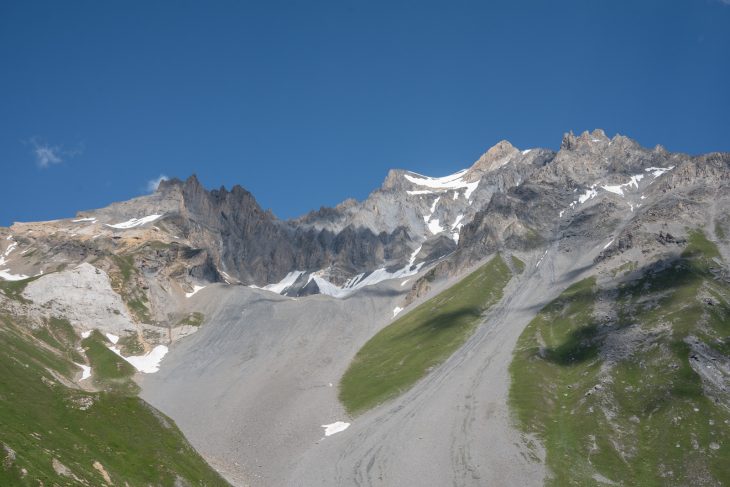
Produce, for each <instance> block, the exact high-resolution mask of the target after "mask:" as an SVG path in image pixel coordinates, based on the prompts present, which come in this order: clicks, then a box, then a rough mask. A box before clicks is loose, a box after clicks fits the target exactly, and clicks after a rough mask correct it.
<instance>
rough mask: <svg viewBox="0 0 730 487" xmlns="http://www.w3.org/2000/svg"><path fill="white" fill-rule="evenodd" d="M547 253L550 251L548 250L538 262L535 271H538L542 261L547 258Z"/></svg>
mask: <svg viewBox="0 0 730 487" xmlns="http://www.w3.org/2000/svg"><path fill="white" fill-rule="evenodd" d="M547 253H548V251H547V250H546V251H545V253H544V254H542V257H540V260H538V261H537V264H535V269H537V268H538V267H540V264H541V263H542V259H544V258H545V256H546V255H547Z"/></svg>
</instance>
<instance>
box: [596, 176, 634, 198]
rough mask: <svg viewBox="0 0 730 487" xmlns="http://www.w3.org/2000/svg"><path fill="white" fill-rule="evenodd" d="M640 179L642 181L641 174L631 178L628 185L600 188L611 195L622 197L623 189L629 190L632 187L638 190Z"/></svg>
mask: <svg viewBox="0 0 730 487" xmlns="http://www.w3.org/2000/svg"><path fill="white" fill-rule="evenodd" d="M642 179H644V175H643V174H636V175H635V176H631V180H630V181H629V182H628V183H624V184H617V185H614V186H611V185H606V186H601V187H602V188H603V189H605V190H606V191H609V192H611V193H615V194H617V195H619V196H624V188H630V187H632V186H633V187H635V188H636V189H639V181H641V180H642Z"/></svg>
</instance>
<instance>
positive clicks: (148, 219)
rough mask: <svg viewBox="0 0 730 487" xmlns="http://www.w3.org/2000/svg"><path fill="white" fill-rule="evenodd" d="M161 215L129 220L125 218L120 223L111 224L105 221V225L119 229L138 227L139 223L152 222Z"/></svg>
mask: <svg viewBox="0 0 730 487" xmlns="http://www.w3.org/2000/svg"><path fill="white" fill-rule="evenodd" d="M161 216H162V215H148V216H145V217H142V218H132V219H130V220H127V221H126V222H122V223H115V224H113V225H109V224H108V223H107V225H106V226H107V227H111V228H121V229H127V228H134V227H138V226H140V225H144V224H145V223H149V222H153V221H155V220H157V219H158V218H160V217H161Z"/></svg>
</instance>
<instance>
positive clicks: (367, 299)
mask: <svg viewBox="0 0 730 487" xmlns="http://www.w3.org/2000/svg"><path fill="white" fill-rule="evenodd" d="M598 251H600V247H599V248H596V249H592V251H590V252H586V253H584V254H582V255H580V256H576V255H572V254H566V253H564V252H559V251H558V250H557V249H551V250H549V251H548V253H547V255H544V256H543V255H534V256H533V258H532V259H531V260H530V261H528V262H527V263H526V264H527V266H526V269H525V271H524V272H523V273H522V274H521V275H520V276H517V277H515V278H514V279H513V280H512V281H511V282H510V283H509V284H508V287H507V288H506V289H505V294H504V295H505V297H504V298H503V299H502V301H500V302H499V303H498V304H497V305H496V306H494V307H493V308H491V309H490V311H489V312H488V314H487V315H486V317H485V319H484V320H483V322H482V324H481V325H480V326H479V327H478V328H477V330H476V332H475V333H474V335H473V336H472V337H471V338H469V339H468V340H467V342H466V343H465V344H464V346H462V347H461V348H460V349H459V350H458V351H457V352H456V353H455V354H454V355H453V356H451V357H450V358H449V359H448V360H447V361H446V362H445V363H444V364H442V365H440V366H438V367H437V368H436V369H435V370H433V371H432V372H431V373H430V374H429V375H428V376H426V377H425V378H424V379H423V380H421V381H419V382H418V383H417V384H416V385H415V387H413V388H412V389H410V390H409V391H407V392H406V393H404V394H402V395H401V396H399V397H397V398H395V399H393V400H391V401H388V402H386V403H384V404H382V405H380V406H378V407H376V408H374V409H372V410H370V411H368V412H366V413H364V414H362V415H360V416H357V417H355V418H349V417H348V416H347V414H346V412H345V411H344V409H343V408H342V406H341V405H340V403H339V401H338V399H337V387H336V386H337V383H338V381H339V379H340V377H341V376H342V374H343V373H344V371H345V369H346V368H347V366H348V365H349V362H350V360H351V359H352V357H353V356H354V354H355V353H356V352H357V350H359V349H360V347H361V346H362V345H363V344H364V343H365V342H366V341H367V340H368V339H369V338H370V337H371V336H372V335H373V334H374V333H375V332H377V330H378V329H379V328H381V327H382V326H383V325H384V324H387V323H388V322H389V321H390V319H391V318H392V316H388V315H391V313H390V310H391V309H392V308H393V307H395V306H396V305H397V304H398V303H399V301H400V298H402V290H401V288H400V286H399V285H398V282H397V281H396V282H391V283H384V284H383V285H382V286H376V287H374V288H373V289H369V290H365V291H363V292H361V293H358V294H356V295H355V296H353V297H351V298H349V299H346V300H335V299H330V298H328V297H324V296H316V297H311V298H307V299H299V300H293V299H287V298H282V297H279V296H273V295H271V294H267V293H262V292H259V291H254V290H250V289H246V288H219V289H214V290H211V291H213V292H208V294H204V292H201V293H200V294H201V297H200V299H204V300H205V302H206V304H205V305H204V306H206V307H209V310H204V311H205V312H206V316H211V319H210V322H209V323H208V324H207V325H206V326H204V327H202V329H201V330H200V332H198V333H196V334H195V335H193V336H191V337H189V338H187V339H186V340H184V341H183V342H181V343H180V344H179V345H178V346H177V347H176V348H173V350H172V351H171V352H170V354H169V356H168V357H167V358H166V362H165V366H164V367H163V368H162V370H161V371H160V372H159V373H158V374H156V375H153V376H146V377H145V378H144V381H143V383H142V387H143V392H142V396H143V397H144V398H145V399H146V400H148V401H149V402H151V403H152V404H153V405H155V406H156V407H159V408H160V409H161V410H163V411H164V412H165V413H167V414H169V415H170V416H171V417H172V418H174V419H175V421H176V422H177V423H178V425H179V426H180V428H181V429H182V430H183V431H184V432H185V434H186V436H187V437H188V438H189V439H190V441H191V442H192V443H193V445H194V446H195V447H196V448H197V449H198V450H199V451H200V452H201V453H202V454H203V456H204V457H205V458H206V459H207V460H208V461H209V462H210V463H211V464H212V465H213V466H215V467H216V468H218V469H219V470H220V471H221V472H222V473H224V475H225V476H226V477H227V478H228V479H229V480H230V481H231V482H233V483H234V484H236V485H362V486H367V485H373V486H376V485H423V486H442V485H541V484H542V482H543V479H544V478H545V475H546V472H545V469H544V466H543V460H544V453H543V452H542V451H541V449H540V446H539V444H538V443H537V442H536V441H534V440H533V439H531V438H529V437H526V436H525V435H523V434H521V433H520V432H519V431H518V430H516V429H515V428H514V426H513V417H512V415H511V412H510V411H509V408H508V405H507V399H508V396H509V394H508V392H509V373H508V367H509V364H510V362H511V360H512V356H513V355H512V354H513V350H514V346H515V343H516V342H517V339H518V337H519V336H520V334H521V332H522V331H523V329H524V327H525V326H526V325H527V323H529V322H530V320H531V319H532V318H533V317H534V316H535V314H536V313H537V311H539V309H541V308H542V307H543V306H544V305H545V304H546V303H548V302H549V301H551V300H552V299H554V298H556V297H557V296H558V295H559V294H560V292H561V291H562V290H564V289H565V288H566V287H568V286H569V285H570V284H572V283H573V282H575V281H577V280H579V279H581V278H583V277H585V275H586V274H587V272H588V270H589V269H590V268H591V262H592V259H593V257H594V256H595V254H597V252H598ZM274 305H275V306H274ZM336 421H344V422H350V423H351V426H349V428H348V429H346V430H344V431H342V432H340V433H337V434H334V435H332V436H327V437H325V436H324V430H323V428H322V425H326V424H331V423H334V422H336Z"/></svg>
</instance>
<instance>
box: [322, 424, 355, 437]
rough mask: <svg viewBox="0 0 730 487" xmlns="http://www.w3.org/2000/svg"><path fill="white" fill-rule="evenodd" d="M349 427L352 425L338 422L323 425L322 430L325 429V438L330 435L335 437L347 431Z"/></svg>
mask: <svg viewBox="0 0 730 487" xmlns="http://www.w3.org/2000/svg"><path fill="white" fill-rule="evenodd" d="M349 427H350V423H345V422H344V421H336V422H334V423H332V424H323V425H322V428H324V435H325V436H330V435H334V434H335V433H340V432H342V431H345V430H346V429H347V428H349Z"/></svg>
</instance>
